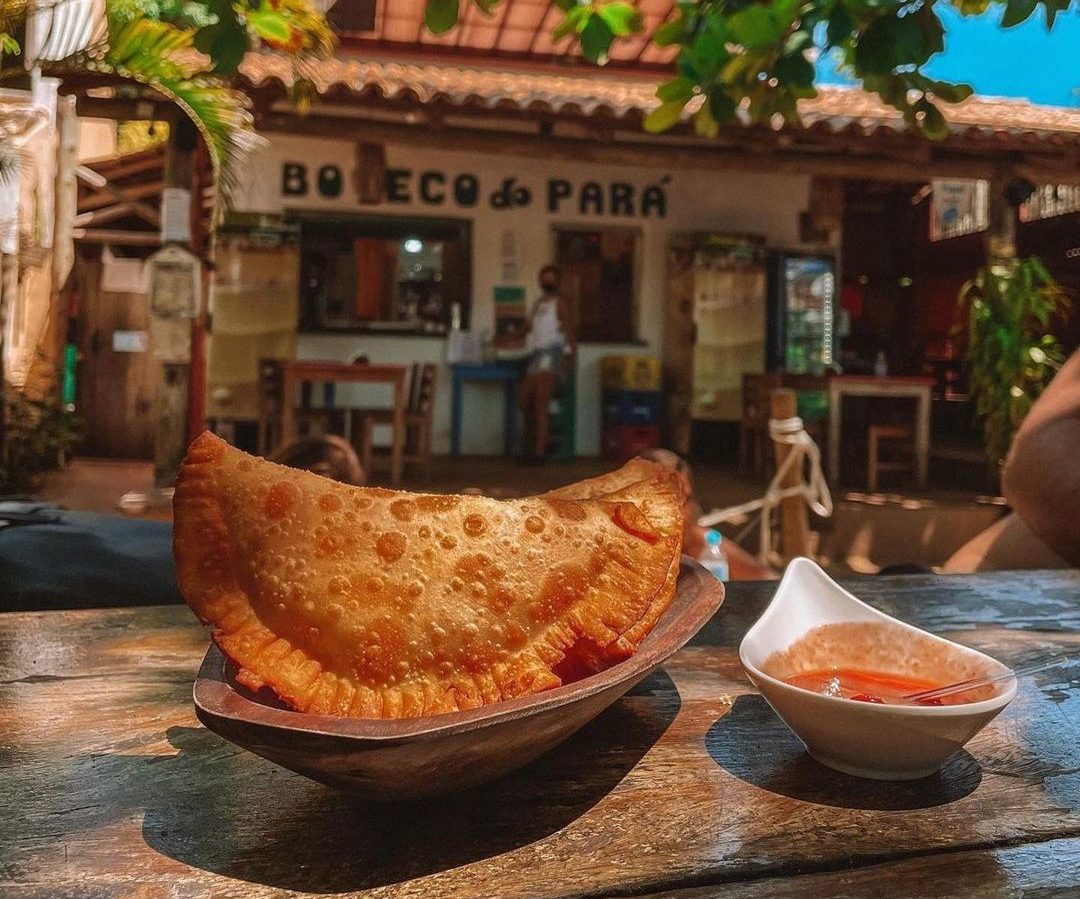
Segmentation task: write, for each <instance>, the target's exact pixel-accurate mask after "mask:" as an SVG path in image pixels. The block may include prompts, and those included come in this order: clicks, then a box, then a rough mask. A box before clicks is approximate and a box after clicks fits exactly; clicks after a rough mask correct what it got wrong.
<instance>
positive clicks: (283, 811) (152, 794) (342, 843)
mask: <svg viewBox="0 0 1080 899" xmlns="http://www.w3.org/2000/svg"><path fill="white" fill-rule="evenodd" d="M679 706H680V701H679V695H678V691H677V690H676V688H675V685H674V684H673V683H672V681H671V679H670V678H669V677H668V676H667V674H666V673H664V672H663V671H659V672H655V673H653V674H652V675H651V676H650V677H649V678H647V679H646V680H645V681H643V682H642V683H641V684H639V685H638V686H637V687H636V688H635V689H634V690H632V691H631V692H630V693H628V694H627V696H626V697H624V698H623V699H622V700H621V701H620V702H618V703H616V704H615V705H614V706H612V707H611V708H610V709H608V710H607V711H606V712H604V713H603V714H602V715H600V716H599V717H598V718H597V719H595V720H594V721H593V722H591V723H590V724H588V725H586V727H584V728H583V729H582V730H581V731H579V732H578V733H577V734H575V735H574V736H573V737H571V738H570V739H569V740H568V741H566V742H565V743H563V744H562V745H561V746H559V747H557V748H556V749H554V750H552V751H551V752H550V753H548V754H547V755H545V756H543V757H542V758H540V759H538V760H537V761H536V762H534V763H532V764H530V765H528V766H527V767H525V768H523V769H521V770H520V771H518V772H514V773H511V774H509V775H507V776H505V777H503V778H501V779H500V780H498V781H496V782H494V783H492V784H488V785H485V786H482V787H476V788H474V789H471V790H469V791H467V792H464V793H459V794H455V795H451V796H449V797H444V798H440V799H431V800H421V801H417V802H412V803H368V802H364V801H362V800H359V799H356V798H353V797H350V796H347V795H344V794H342V793H339V792H335V791H333V790H330V789H328V788H326V787H323V786H320V785H318V784H315V783H313V782H312V781H309V780H307V779H305V778H302V777H300V776H299V775H293V774H291V773H289V772H286V771H284V770H283V769H280V768H277V767H276V766H273V765H271V764H270V763H268V762H265V761H263V760H262V759H259V758H257V757H256V756H254V755H251V754H249V753H247V752H244V751H242V750H238V749H236V748H235V747H233V746H232V745H231V744H228V743H226V742H224V741H223V740H221V739H220V738H219V737H217V736H216V735H214V734H212V733H210V732H209V731H206V730H203V729H201V728H171V729H170V731H169V734H168V736H169V741H170V742H171V743H172V744H173V745H174V746H175V747H176V748H178V749H179V750H180V752H179V754H178V755H176V756H174V757H173V758H171V759H153V758H146V757H140V759H139V763H140V765H142V766H143V770H142V771H140V772H137V776H140V777H142V778H143V779H144V783H146V782H149V781H152V782H153V786H152V787H151V786H149V785H147V786H145V787H144V789H146V790H147V797H146V805H145V810H146V813H145V817H144V821H143V837H144V839H145V840H146V842H147V844H148V845H150V846H151V847H152V848H153V849H155V850H156V851H158V852H160V853H162V854H163V855H166V856H169V857H171V858H174V859H176V860H178V861H181V862H184V863H185V864H188V865H192V866H194V867H197V868H200V869H203V870H206V871H210V872H213V873H216V874H223V875H227V876H229V877H235V878H238V879H241V880H245V881H249V882H257V883H261V884H264V885H266V886H272V887H277V888H285V889H295V890H304V891H308V892H318V893H330V892H341V891H347V890H359V889H365V888H372V887H376V886H383V885H388V884H394V883H399V882H402V881H405V880H410V879H413V878H417V877H423V876H425V875H430V874H435V873H438V872H440V871H445V870H448V869H450V868H456V867H459V866H462V865H467V864H470V863H472V862H476V861H480V860H483V859H486V858H490V857H492V856H496V855H499V854H501V853H504V852H509V851H511V850H513V849H517V848H519V847H521V846H525V845H528V844H529V843H533V842H535V841H537V840H540V839H543V838H544V837H547V836H549V835H551V834H552V833H555V832H556V831H558V830H560V829H561V828H563V827H565V826H567V825H568V824H570V823H572V822H573V821H574V820H575V819H577V818H578V817H580V816H581V815H583V814H585V813H586V812H587V811H588V810H589V809H590V808H592V807H593V806H594V805H596V804H597V803H598V802H599V801H600V800H601V799H603V798H604V796H606V795H607V794H608V793H609V792H610V791H611V790H612V789H614V788H615V786H616V785H617V784H618V783H619V782H620V781H621V780H622V779H623V778H624V777H625V776H626V774H627V773H628V772H629V771H630V770H631V769H632V768H633V767H634V765H636V764H637V762H638V761H639V760H640V759H641V758H642V756H644V755H645V753H646V752H648V750H649V749H650V747H652V746H653V744H654V743H656V741H657V740H658V739H659V738H660V736H661V735H662V734H663V733H664V731H665V730H666V729H667V727H668V726H669V725H670V724H671V722H672V721H673V720H674V718H675V715H676V713H677V712H678V710H679ZM110 758H111V759H115V758H117V757H115V756H113V757H110ZM127 758H128V759H129V760H130V757H127ZM127 776H128V779H129V780H130V779H134V777H133V776H132V775H130V774H129V775H127ZM480 889H481V891H482V885H481V887H480Z"/></svg>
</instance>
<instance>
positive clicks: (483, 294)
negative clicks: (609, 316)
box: [235, 135, 809, 455]
mask: <svg viewBox="0 0 1080 899" xmlns="http://www.w3.org/2000/svg"><path fill="white" fill-rule="evenodd" d="M284 162H299V163H303V164H305V165H306V166H307V178H308V185H309V192H308V194H307V195H306V196H304V197H291V196H284V195H283V193H282V164H283V163H284ZM327 164H333V165H336V166H337V167H338V168H339V169H340V171H341V172H342V174H343V177H344V186H343V190H342V192H341V194H340V196H338V197H336V198H325V197H321V196H319V195H318V193H317V191H316V190H315V182H316V178H317V173H318V169H319V168H320V167H321V166H323V165H327ZM387 164H388V167H390V168H408V169H411V170H413V172H414V178H413V179H412V182H411V185H410V190H411V193H412V202H410V203H406V204H392V203H384V204H382V205H380V206H362V205H360V204H359V203H358V202H357V199H356V190H355V187H354V182H353V174H352V173H353V171H354V170H355V167H356V163H355V146H354V144H352V143H350V142H348V141H336V140H327V139H310V138H305V137H301V136H294V135H276V136H273V137H272V138H271V141H270V143H269V144H268V145H267V146H266V147H264V148H263V149H262V150H260V151H259V153H258V155H257V156H256V157H255V158H254V159H252V161H251V163H250V170H251V171H252V173H253V176H254V177H252V178H251V180H250V181H249V183H248V184H246V185H245V186H244V187H243V188H242V189H241V190H240V191H239V193H238V195H237V197H236V201H235V205H236V208H237V209H238V210H241V211H253V212H255V211H257V212H267V213H280V212H283V211H288V210H294V211H300V210H305V211H314V210H327V211H331V210H332V211H336V212H363V213H366V214H372V213H375V214H386V215H401V214H409V215H427V216H432V217H443V218H467V219H469V220H471V221H472V223H473V271H472V283H473V301H472V327H473V328H475V329H479V330H490V329H492V327H493V324H494V300H493V291H494V288H495V287H496V286H499V285H501V284H503V282H502V280H501V271H502V269H501V256H500V246H501V244H502V239H503V235H504V233H505V232H507V231H512V232H513V234H514V237H515V241H516V245H517V251H518V262H519V272H520V277H519V282H518V283H521V284H523V285H524V286H526V287H527V288H528V291H529V294H530V296H532V295H533V294H534V292H535V279H536V273H537V272H538V270H539V269H540V267H541V266H543V265H544V264H545V263H547V262H550V261H551V260H552V257H553V255H554V254H553V247H554V238H553V227H554V226H556V225H574V226H578V225H580V226H597V225H618V226H622V227H632V228H636V229H638V231H639V232H640V234H641V243H640V253H641V267H640V272H639V278H638V284H639V296H638V310H639V315H638V336H639V337H640V338H641V339H642V340H644V341H645V342H646V346H644V347H639V346H629V347H628V346H621V345H613V344H603V345H597V344H593V345H589V344H586V345H583V346H582V347H581V348H580V352H579V357H578V373H577V384H578V428H577V441H578V453H579V454H580V455H595V454H597V453H598V452H599V448H600V422H599V417H600V415H599V409H600V387H599V368H598V360H599V359H600V357H602V356H605V355H610V354H619V353H627V352H653V353H657V354H659V352H660V349H661V342H662V338H663V322H664V299H665V293H666V256H665V253H666V247H667V242H668V236H669V235H670V234H671V233H673V232H685V231H713V232H720V233H732V232H739V233H750V234H760V235H764V236H765V238H766V239H767V241H768V243H769V244H770V245H771V246H777V247H786V248H798V247H799V246H800V242H799V239H798V216H799V213H800V212H801V211H802V210H804V209H806V206H807V198H808V192H809V177H807V176H800V175H769V174H760V173H750V172H739V171H709V172H702V171H674V170H672V171H665V170H658V169H654V170H647V169H625V168H620V167H616V166H598V165H584V164H583V165H580V166H579V165H572V164H569V163H560V162H558V161H549V160H542V161H541V160H532V159H525V158H521V157H512V156H494V155H480V154H468V153H450V152H446V153H442V152H438V151H434V150H421V149H410V148H405V147H400V146H391V147H388V148H387ZM429 169H430V170H437V171H440V172H443V173H445V174H446V175H447V176H448V178H449V179H450V180H452V179H453V178H454V176H456V175H457V174H459V173H471V174H474V175H476V176H477V177H478V178H479V181H480V201H479V203H478V204H477V205H476V207H475V208H471V209H468V208H461V207H459V206H456V205H455V204H454V203H453V202H452V200H448V201H447V202H446V203H445V204H443V205H427V204H424V203H422V202H421V201H420V198H419V196H418V193H419V191H418V190H417V185H416V180H417V179H416V177H415V175H416V173H419V172H422V171H426V170H429ZM505 178H515V179H517V184H519V185H522V186H525V187H527V188H529V189H530V191H531V192H532V202H531V204H530V205H529V206H527V207H524V208H515V209H495V208H492V206H491V205H490V203H489V201H488V198H489V196H490V195H491V193H492V192H493V191H495V190H497V189H498V188H499V187H500V185H501V184H502V182H503V179H505ZM549 178H565V179H567V180H570V181H572V182H573V183H574V184H575V186H576V187H577V188H580V186H581V185H582V184H583V183H585V182H587V181H597V182H599V183H601V184H602V185H604V186H605V189H606V187H607V185H609V184H610V182H612V181H622V182H627V183H630V184H632V185H633V186H634V188H635V190H636V192H637V194H638V195H639V196H640V193H641V191H643V190H644V189H645V188H646V187H647V186H648V185H650V184H656V183H659V182H661V180H662V179H668V180H667V181H666V184H665V190H666V195H667V213H666V215H665V216H664V217H663V218H660V217H658V216H656V215H652V216H649V217H647V218H643V217H641V216H640V215H635V216H634V217H627V216H612V215H610V214H604V215H597V214H595V213H593V212H588V213H584V214H583V213H582V212H581V211H580V210H579V208H578V205H577V202H576V198H571V200H567V201H566V202H565V203H564V204H563V207H562V209H560V211H558V212H555V213H552V212H549V211H548V206H547V181H548V179H549ZM447 193H448V194H452V190H450V189H448V190H447ZM605 212H607V210H605ZM355 352H364V353H366V354H367V355H368V356H369V357H370V359H371V360H372V361H373V362H390V361H395V362H402V361H406V362H412V361H439V362H442V361H444V359H445V341H443V340H442V339H441V338H421V337H400V336H382V335H336V334H331V335H323V334H306V335H301V336H300V339H299V349H298V353H299V355H300V357H301V358H309V359H311V358H331V359H346V358H348V357H349V356H350V355H351V354H353V353H355ZM469 390H470V393H469V394H468V396H467V398H466V404H465V418H466V422H465V427H464V430H463V433H464V439H463V447H462V448H463V450H464V451H465V452H469V453H499V452H501V449H502V406H501V394H500V392H499V388H498V387H495V386H479V385H474V386H472V387H471V388H469ZM435 415H436V431H435V449H436V451H437V452H445V451H447V449H448V448H449V442H450V441H449V432H450V426H449V421H450V401H449V369H447V368H445V367H444V368H443V370H442V371H441V373H440V385H439V392H438V397H437V405H436V413H435Z"/></svg>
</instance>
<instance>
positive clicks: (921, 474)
mask: <svg viewBox="0 0 1080 899" xmlns="http://www.w3.org/2000/svg"><path fill="white" fill-rule="evenodd" d="M933 386H934V379H933V378H924V377H919V376H910V377H909V376H901V375H885V376H883V377H878V376H876V375H836V376H834V377H832V378H829V446H828V456H829V483H830V484H832V485H833V486H834V487H835V486H836V485H837V484H839V483H840V435H841V434H842V433H843V431H842V427H841V422H842V419H843V412H844V397H847V396H868V397H873V398H882V397H889V398H900V399H913V400H915V403H916V409H915V480H916V482H917V483H918V485H919V486H920V487H925V486H926V470H927V467H928V466H929V462H930V390H931V388H932V387H933Z"/></svg>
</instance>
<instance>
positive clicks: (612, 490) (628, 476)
mask: <svg viewBox="0 0 1080 899" xmlns="http://www.w3.org/2000/svg"><path fill="white" fill-rule="evenodd" d="M671 477H672V474H671V472H670V471H669V470H668V469H666V468H664V466H663V465H660V464H658V463H656V462H650V461H649V460H648V459H631V460H630V461H629V462H627V463H626V464H625V465H623V466H622V468H618V469H616V470H615V471H611V472H608V473H606V474H602V475H599V476H598V477H595V478H588V479H587V480H584V481H577V482H576V483H574V484H567V485H566V486H565V487H560V488H558V489H557V490H552V491H550V492H549V493H546V494H544V495H545V496H547V497H549V498H555V499H571V500H594V499H603V500H607V501H618V500H620V499H621V498H623V496H624V495H625V494H626V493H627V492H628V491H630V492H632V493H633V494H634V495H635V496H636V497H637V498H636V500H635V501H636V502H637V504H638V506H639V508H640V509H641V511H642V512H644V513H645V517H646V518H647V519H648V520H649V521H650V522H651V523H652V524H653V525H654V526H656V527H657V528H659V529H660V530H663V531H665V532H670V531H673V530H677V531H680V532H681V531H682V528H683V519H682V513H681V508H680V507H678V506H676V507H672V506H671V505H670V504H669V503H668V502H666V501H658V499H659V498H654V497H652V496H650V495H649V491H647V490H646V491H642V490H641V489H640V488H638V487H637V486H636V485H639V484H643V483H648V482H651V481H654V480H655V479H657V478H660V479H670V478H671ZM679 543H680V547H679V549H680V552H677V553H675V555H674V556H672V559H671V564H670V566H669V568H668V573H667V580H666V581H665V582H664V587H663V589H662V590H659V591H657V593H656V595H655V596H654V597H653V601H652V603H650V605H649V608H648V609H647V610H646V612H645V614H644V615H642V616H641V618H640V619H639V620H638V621H637V623H636V624H634V625H633V626H631V627H630V628H629V629H628V630H627V631H626V633H625V634H623V635H622V636H621V637H620V639H619V640H616V641H613V642H612V643H609V644H608V645H606V646H597V645H594V644H592V643H591V641H589V640H588V639H582V640H579V641H578V642H577V643H576V644H575V645H574V646H573V647H572V648H571V649H569V650H568V651H567V654H566V658H565V659H564V660H563V662H562V663H560V666H559V668H558V672H559V674H560V675H561V676H562V677H563V678H564V679H565V680H576V679H578V678H580V677H584V676H586V675H588V674H592V673H594V672H596V671H601V670H603V669H604V668H607V667H608V666H610V665H612V664H614V663H616V662H619V661H622V659H625V658H627V657H629V656H630V655H631V654H632V653H633V652H634V649H635V648H636V647H637V645H638V643H640V642H641V641H642V640H643V639H644V637H645V635H646V634H648V633H649V631H651V630H652V629H653V627H654V626H655V625H656V622H657V621H659V620H660V616H661V615H663V614H664V612H665V611H666V610H667V607H668V606H669V605H671V601H672V599H674V597H675V586H676V583H677V581H678V579H679V561H680V557H681V549H682V546H681V544H682V540H681V538H680V541H679Z"/></svg>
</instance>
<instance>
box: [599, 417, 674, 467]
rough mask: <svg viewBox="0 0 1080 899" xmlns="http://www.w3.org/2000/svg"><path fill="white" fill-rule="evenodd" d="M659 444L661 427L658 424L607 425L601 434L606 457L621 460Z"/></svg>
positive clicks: (623, 460)
mask: <svg viewBox="0 0 1080 899" xmlns="http://www.w3.org/2000/svg"><path fill="white" fill-rule="evenodd" d="M659 445H660V428H659V427H657V426H656V425H606V426H605V427H604V430H603V434H602V436H601V448H602V450H603V454H604V458H605V459H614V460H616V461H619V462H625V461H626V460H627V459H631V458H633V457H634V456H636V455H637V454H638V453H640V452H642V451H643V450H647V449H652V448H653V447H657V446H659Z"/></svg>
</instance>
